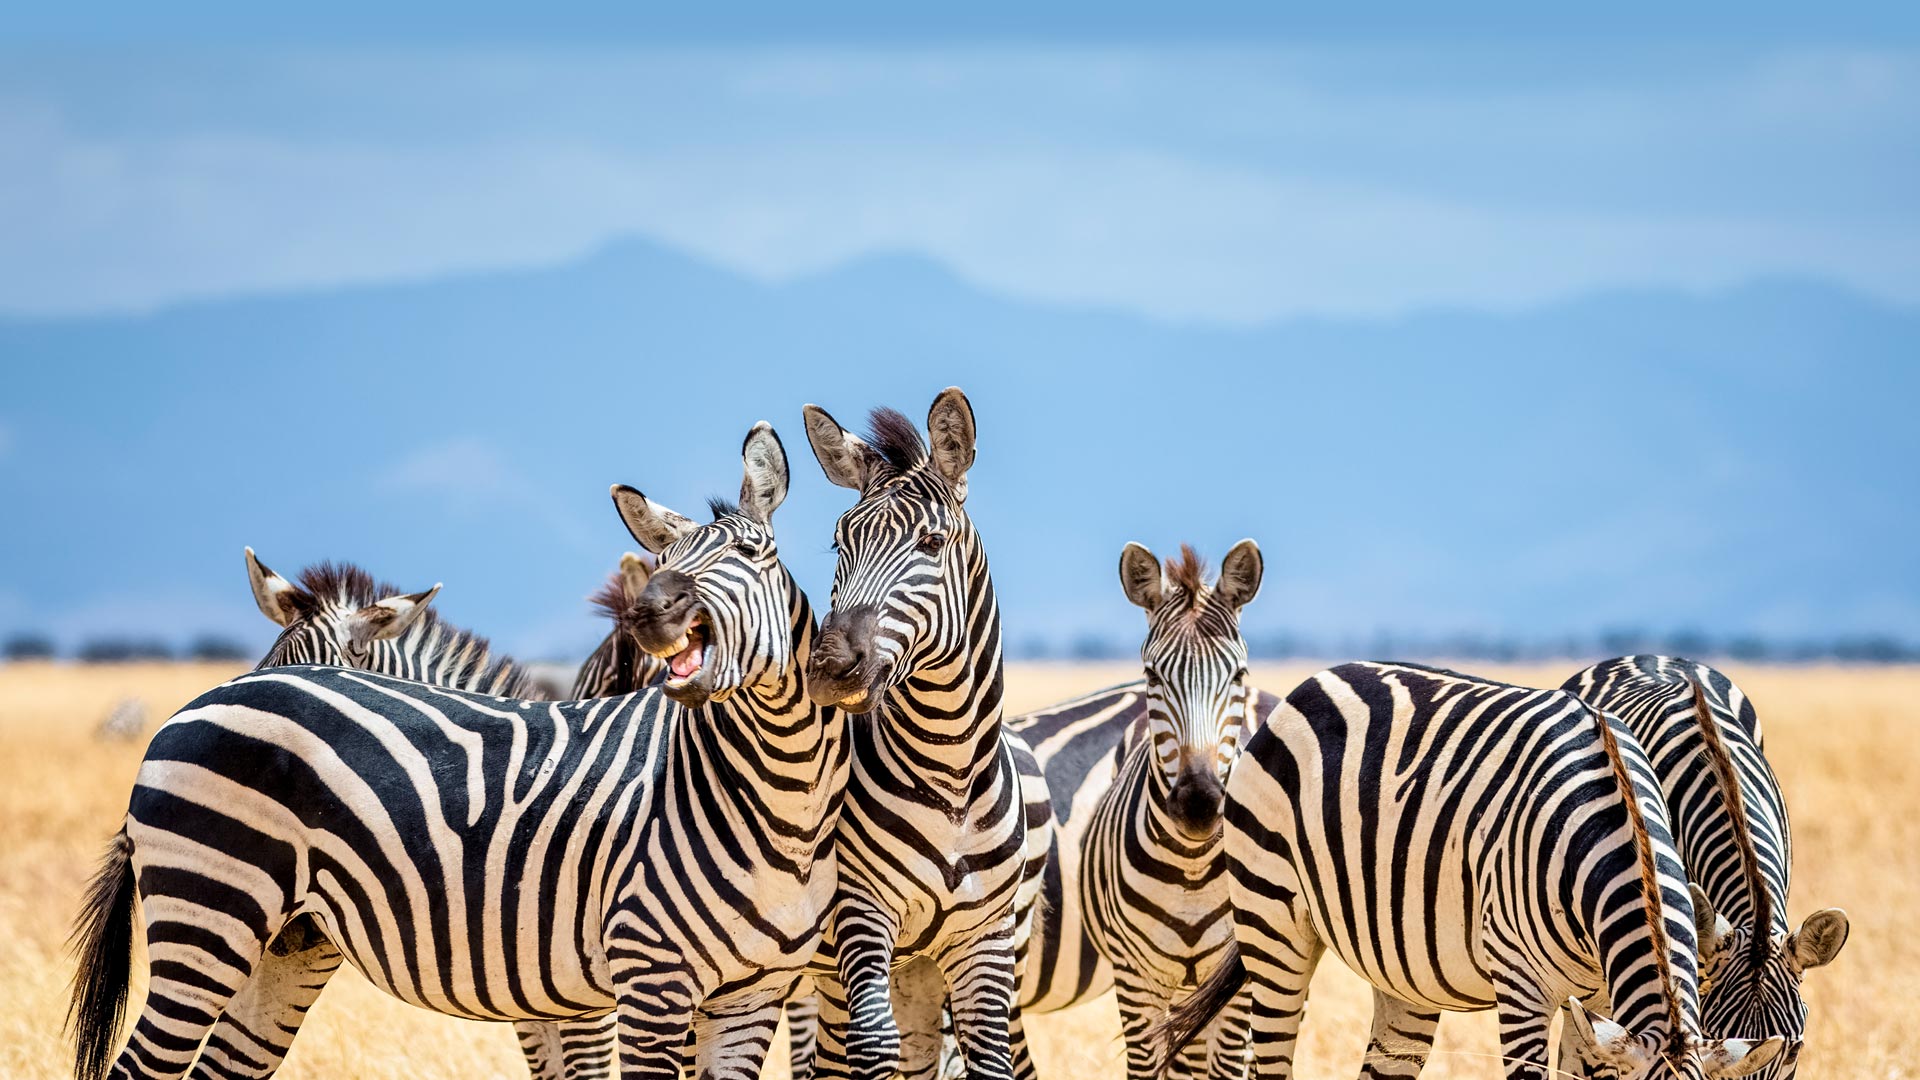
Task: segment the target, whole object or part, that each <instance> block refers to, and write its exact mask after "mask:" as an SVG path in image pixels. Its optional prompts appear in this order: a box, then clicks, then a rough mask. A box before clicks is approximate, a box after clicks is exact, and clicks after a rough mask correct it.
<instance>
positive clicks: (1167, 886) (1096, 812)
mask: <svg viewBox="0 0 1920 1080" xmlns="http://www.w3.org/2000/svg"><path fill="white" fill-rule="evenodd" d="M1261 571H1262V563H1261V558H1260V548H1259V545H1257V544H1255V543H1254V542H1253V541H1252V540H1242V541H1241V542H1240V543H1238V544H1236V545H1234V547H1233V549H1232V550H1231V551H1229V552H1228V553H1227V556H1226V558H1225V559H1224V560H1223V561H1222V562H1221V565H1220V576H1219V579H1218V581H1217V582H1215V583H1213V584H1211V585H1209V584H1208V583H1207V582H1206V580H1205V577H1204V570H1203V567H1202V566H1201V563H1200V558H1199V556H1198V555H1197V554H1195V552H1194V550H1193V548H1192V547H1191V546H1186V545H1182V547H1181V557H1180V558H1178V559H1168V560H1167V563H1166V567H1165V570H1164V572H1163V571H1162V568H1161V565H1160V561H1159V560H1158V559H1156V558H1155V557H1154V554H1153V552H1151V551H1149V550H1147V549H1146V548H1145V547H1143V546H1141V545H1139V544H1131V543H1130V544H1128V545H1127V546H1126V547H1125V549H1123V550H1122V552H1121V555H1120V582H1121V585H1122V587H1123V589H1124V590H1125V592H1126V595H1127V599H1129V600H1131V601H1132V602H1133V603H1135V604H1136V605H1138V606H1139V607H1141V608H1143V609H1145V611H1146V613H1147V625H1148V631H1147V638H1146V642H1145V644H1144V645H1143V646H1142V647H1141V650H1140V653H1141V661H1142V663H1143V665H1144V668H1145V671H1146V693H1145V700H1146V723H1145V724H1143V725H1136V726H1135V727H1134V728H1133V729H1132V730H1130V731H1129V732H1128V735H1127V738H1126V739H1125V740H1124V741H1123V742H1122V743H1121V745H1120V746H1119V748H1118V749H1117V750H1116V755H1117V757H1118V760H1119V770H1118V775H1116V776H1114V778H1113V780H1112V782H1111V784H1109V785H1108V786H1107V787H1106V790H1105V792H1104V793H1103V794H1101V796H1100V797H1099V801H1098V802H1096V803H1095V804H1094V806H1093V810H1092V813H1091V815H1090V816H1089V817H1088V819H1087V824H1086V826H1085V830H1084V840H1083V841H1082V845H1081V847H1080V850H1079V851H1078V852H1076V853H1074V855H1070V856H1068V858H1074V857H1075V856H1077V858H1078V860H1079V862H1080V868H1079V874H1078V877H1079V896H1078V898H1077V900H1078V906H1079V909H1080V911H1081V917H1082V920H1083V922H1084V925H1085V927H1086V931H1087V934H1088V938H1089V940H1090V942H1091V943H1092V945H1093V947H1094V949H1095V951H1097V952H1098V953H1099V954H1100V956H1101V957H1102V958H1103V959H1105V960H1106V961H1107V962H1108V963H1109V964H1110V965H1111V966H1112V970H1113V974H1114V983H1115V991H1116V996H1117V998H1118V1000H1119V1006H1120V1021H1121V1030H1122V1031H1123V1032H1124V1034H1125V1036H1126V1043H1127V1074H1128V1076H1129V1077H1131V1078H1133V1080H1147V1078H1149V1077H1151V1076H1153V1074H1154V1071H1155V1064H1156V1058H1157V1056H1158V1055H1157V1052H1156V1048H1155V1045H1154V1042H1153V1040H1152V1038H1151V1037H1150V1029H1151V1027H1152V1025H1153V1024H1155V1023H1156V1022H1158V1021H1159V1020H1160V1019H1161V1017H1162V1016H1163V1015H1164V1014H1165V1013H1166V1010H1167V1007H1168V1006H1169V1005H1170V1004H1172V1002H1173V1001H1174V1000H1176V999H1177V998H1179V997H1181V996H1184V995H1183V991H1187V990H1191V989H1192V988H1193V987H1195V986H1196V985H1198V983H1199V982H1200V980H1201V978H1202V977H1203V976H1204V975H1206V974H1207V973H1208V972H1209V971H1210V970H1211V968H1212V966H1213V965H1214V964H1215V963H1216V962H1217V961H1218V960H1219V957H1220V954H1221V951H1222V950H1223V949H1225V948H1226V945H1227V942H1228V941H1229V940H1231V938H1232V929H1233V928H1232V913H1231V911H1230V909H1229V908H1228V904H1227V879H1226V874H1225V863H1224V860H1222V859H1221V858H1219V852H1220V842H1221V827H1220V825H1221V821H1220V812H1221V809H1222V806H1223V804H1224V802H1225V797H1226V791H1225V788H1224V786H1223V785H1224V782H1225V780H1226V779H1227V777H1228V775H1229V773H1228V770H1229V767H1230V766H1231V765H1232V763H1233V759H1234V757H1235V756H1236V755H1237V754H1238V752H1239V746H1240V742H1241V739H1242V737H1243V735H1244V734H1245V732H1246V730H1247V727H1248V725H1249V722H1250V721H1251V720H1252V719H1253V716H1252V713H1253V711H1254V708H1255V707H1256V705H1257V703H1256V702H1255V701H1254V700H1252V699H1253V698H1254V694H1255V692H1254V691H1253V690H1252V688H1250V687H1249V686H1248V684H1247V643H1246V639H1245V638H1243V637H1241V635H1240V618H1239V616H1240V609H1241V608H1242V607H1243V606H1244V605H1245V604H1246V603H1247V602H1248V601H1250V600H1252V599H1253V597H1254V595H1255V594H1256V593H1257V592H1259V589H1260V577H1261ZM1269 708H1271V704H1270V705H1269ZM1029 966H1030V967H1031V966H1032V965H1031V964H1030V965H1029ZM1246 1047H1247V1013H1246V1007H1245V997H1244V995H1242V996H1241V997H1240V998H1238V999H1236V1000H1235V1002H1234V1003H1233V1005H1231V1006H1230V1007H1229V1008H1228V1009H1227V1010H1226V1012H1224V1013H1223V1014H1222V1015H1221V1017H1220V1019H1219V1020H1217V1021H1216V1022H1215V1023H1214V1024H1213V1026H1212V1031H1211V1032H1210V1034H1209V1037H1208V1039H1207V1046H1206V1047H1205V1050H1206V1058H1205V1061H1204V1063H1203V1062H1202V1061H1200V1060H1194V1061H1191V1062H1189V1063H1188V1066H1187V1068H1185V1069H1183V1070H1182V1071H1183V1072H1185V1073H1187V1074H1188V1075H1198V1074H1199V1073H1200V1072H1201V1071H1202V1070H1201V1065H1202V1064H1205V1065H1206V1066H1207V1068H1206V1070H1205V1071H1206V1072H1207V1073H1208V1075H1211V1076H1213V1077H1215V1078H1216V1080H1229V1078H1234V1077H1240V1076H1244V1075H1245V1073H1246Z"/></svg>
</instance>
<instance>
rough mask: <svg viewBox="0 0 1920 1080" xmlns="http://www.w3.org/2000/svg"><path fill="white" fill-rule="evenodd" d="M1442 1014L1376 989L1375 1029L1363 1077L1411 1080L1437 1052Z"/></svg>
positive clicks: (1368, 1078)
mask: <svg viewBox="0 0 1920 1080" xmlns="http://www.w3.org/2000/svg"><path fill="white" fill-rule="evenodd" d="M1439 1029H1440V1014H1439V1013H1438V1012H1434V1011H1432V1010H1428V1009H1420V1008H1416V1007H1415V1006H1412V1005H1409V1004H1407V1003H1406V1002H1404V1001H1401V1000H1400V999H1399V998H1397V997H1394V996H1393V995H1391V994H1387V993H1385V992H1383V991H1380V990H1377V989H1376V990H1375V991H1374V992H1373V1031H1372V1034H1371V1035H1370V1036H1368V1038H1367V1056H1366V1059H1365V1063H1364V1064H1363V1065H1362V1066H1361V1069H1360V1075H1361V1077H1362V1078H1363V1080H1387V1078H1397V1080H1411V1078H1412V1077H1415V1076H1419V1075H1420V1070H1421V1069H1422V1068H1423V1067H1425V1066H1426V1064H1427V1055H1428V1054H1430V1053H1432V1052H1433V1037H1434V1034H1435V1033H1436V1032H1437V1031H1439Z"/></svg>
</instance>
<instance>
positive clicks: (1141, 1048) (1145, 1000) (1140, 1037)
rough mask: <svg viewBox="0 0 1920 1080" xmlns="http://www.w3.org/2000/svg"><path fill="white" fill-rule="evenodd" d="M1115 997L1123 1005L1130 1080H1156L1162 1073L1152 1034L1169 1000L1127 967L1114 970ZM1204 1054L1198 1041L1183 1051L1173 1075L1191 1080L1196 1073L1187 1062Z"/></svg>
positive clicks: (1201, 1043)
mask: <svg viewBox="0 0 1920 1080" xmlns="http://www.w3.org/2000/svg"><path fill="white" fill-rule="evenodd" d="M1113 996H1114V998H1115V1000H1116V1002H1117V1004H1118V1005H1119V1006H1120V1035H1121V1038H1122V1039H1123V1040H1125V1042H1126V1047H1127V1080H1153V1077H1154V1076H1155V1075H1156V1074H1157V1073H1158V1072H1159V1064H1160V1063H1159V1056H1160V1052H1159V1048H1158V1047H1157V1046H1155V1045H1154V1041H1153V1039H1152V1037H1151V1036H1150V1034H1149V1031H1150V1030H1151V1029H1152V1027H1153V1025H1154V1024H1155V1023H1157V1022H1158V1021H1159V1020H1160V1018H1161V1017H1162V1016H1165V1015H1166V1012H1167V997H1166V995H1165V994H1163V993H1161V992H1160V990H1159V988H1158V987H1155V986H1154V985H1152V984H1151V983H1149V982H1148V981H1147V980H1145V979H1142V978H1141V977H1140V976H1139V975H1138V974H1137V973H1136V972H1135V971H1134V970H1133V969H1131V968H1129V967H1127V966H1126V965H1125V964H1115V965H1114V967H1113ZM1203 1052H1204V1043H1203V1041H1202V1040H1200V1039H1195V1040H1194V1042H1193V1043H1190V1044H1189V1045H1188V1047H1187V1049H1186V1050H1185V1051H1183V1052H1182V1054H1181V1056H1180V1061H1181V1063H1182V1064H1181V1065H1180V1066H1178V1067H1177V1069H1176V1071H1175V1072H1174V1074H1173V1075H1175V1076H1178V1077H1180V1078H1181V1080H1192V1077H1194V1076H1195V1075H1196V1074H1195V1073H1193V1072H1192V1071H1190V1070H1189V1069H1188V1068H1187V1063H1188V1062H1190V1061H1191V1060H1192V1059H1195V1058H1197V1057H1198V1055H1199V1054H1201V1053H1203Z"/></svg>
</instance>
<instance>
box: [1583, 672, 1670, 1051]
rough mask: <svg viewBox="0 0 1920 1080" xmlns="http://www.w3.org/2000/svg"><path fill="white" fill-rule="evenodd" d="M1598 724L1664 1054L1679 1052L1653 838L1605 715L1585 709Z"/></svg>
mask: <svg viewBox="0 0 1920 1080" xmlns="http://www.w3.org/2000/svg"><path fill="white" fill-rule="evenodd" d="M1587 709H1588V711H1589V712H1591V713H1593V716H1594V719H1596V720H1598V721H1599V722H1600V746H1601V747H1602V749H1604V750H1605V751H1606V753H1607V764H1608V765H1609V766H1611V767H1612V769H1613V782H1614V784H1615V785H1617V786H1618V787H1619V788H1620V799H1621V801H1622V802H1624V803H1626V806H1627V823H1628V825H1629V826H1630V827H1631V828H1632V830H1633V853H1634V857H1635V859H1636V860H1637V861H1638V862H1639V864H1640V891H1641V908H1642V911H1643V913H1644V914H1645V916H1646V920H1647V936H1648V938H1649V941H1650V944H1651V945H1652V947H1653V964H1654V967H1655V968H1656V969H1658V971H1659V973H1660V993H1661V996H1662V997H1664V998H1665V999H1666V1006H1667V1051H1668V1053H1669V1054H1670V1055H1671V1054H1677V1053H1679V1052H1681V1051H1682V1050H1683V1049H1684V1048H1685V1045H1686V1042H1685V1040H1686V1028H1685V1026H1684V1025H1683V1024H1682V1023H1681V1016H1680V999H1679V998H1678V997H1676V996H1675V995H1674V992H1673V964H1672V955H1671V954H1670V953H1669V952H1668V951H1667V920H1666V915H1665V914H1664V913H1663V912H1662V911H1661V908H1660V897H1661V891H1660V870H1659V866H1658V864H1657V863H1656V861H1655V856H1654V851H1653V838H1652V837H1651V836H1650V835H1649V834H1648V832H1647V817H1646V813H1645V811H1644V810H1642V808H1641V806H1640V792H1639V789H1637V788H1635V787H1634V786H1633V775H1632V774H1631V773H1629V772H1628V771H1627V759H1626V758H1625V757H1624V756H1623V755H1622V754H1621V753H1620V740H1619V738H1618V737H1617V736H1616V735H1614V733H1613V722H1612V721H1611V720H1609V719H1608V718H1607V714H1606V713H1604V712H1602V711H1601V710H1599V709H1597V708H1594V707H1593V706H1591V705H1589V706H1587Z"/></svg>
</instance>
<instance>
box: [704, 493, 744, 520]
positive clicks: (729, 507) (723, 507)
mask: <svg viewBox="0 0 1920 1080" xmlns="http://www.w3.org/2000/svg"><path fill="white" fill-rule="evenodd" d="M707 509H708V510H711V511H713V520H715V521H719V520H720V519H721V518H723V517H726V516H727V515H728V514H737V513H739V512H740V507H739V505H738V504H737V503H735V502H734V501H733V500H732V499H723V498H721V497H720V496H718V495H715V496H713V497H712V498H710V499H708V500H707Z"/></svg>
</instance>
